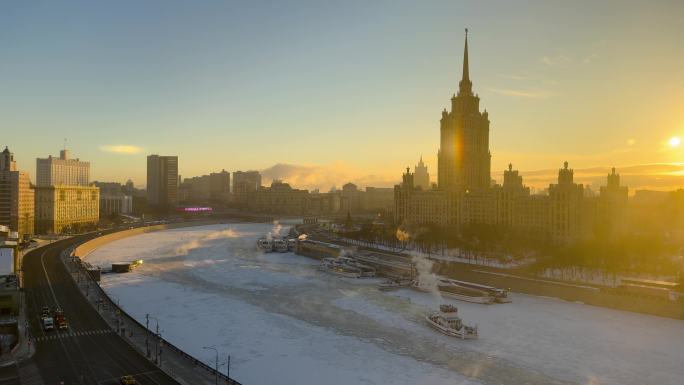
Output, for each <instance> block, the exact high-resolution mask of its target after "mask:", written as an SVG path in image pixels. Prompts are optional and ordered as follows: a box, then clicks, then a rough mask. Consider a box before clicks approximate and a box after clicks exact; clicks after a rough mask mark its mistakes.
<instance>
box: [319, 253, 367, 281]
mask: <svg viewBox="0 0 684 385" xmlns="http://www.w3.org/2000/svg"><path fill="white" fill-rule="evenodd" d="M319 269H320V270H322V271H327V272H329V273H332V274H335V275H340V276H342V277H347V278H361V277H362V276H363V272H362V271H361V269H359V268H357V267H354V266H350V265H347V264H346V263H345V261H343V260H340V258H332V257H329V258H323V259H322V260H321V265H320V266H319Z"/></svg>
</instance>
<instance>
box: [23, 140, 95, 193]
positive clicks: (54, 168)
mask: <svg viewBox="0 0 684 385" xmlns="http://www.w3.org/2000/svg"><path fill="white" fill-rule="evenodd" d="M89 182H90V162H83V161H81V160H79V159H78V158H77V159H69V150H67V149H64V150H61V151H60V152H59V158H54V157H53V156H52V155H50V156H48V157H47V158H38V159H36V186H38V187H48V186H58V185H61V186H88V184H89Z"/></svg>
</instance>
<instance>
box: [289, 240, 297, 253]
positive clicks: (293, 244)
mask: <svg viewBox="0 0 684 385" xmlns="http://www.w3.org/2000/svg"><path fill="white" fill-rule="evenodd" d="M296 248H297V240H296V239H294V238H289V239H288V240H287V249H288V250H289V251H293V250H294V249H296Z"/></svg>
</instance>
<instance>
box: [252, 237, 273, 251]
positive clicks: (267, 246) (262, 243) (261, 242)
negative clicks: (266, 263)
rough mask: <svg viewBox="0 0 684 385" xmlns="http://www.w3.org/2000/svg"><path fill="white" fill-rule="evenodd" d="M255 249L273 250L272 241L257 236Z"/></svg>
mask: <svg viewBox="0 0 684 385" xmlns="http://www.w3.org/2000/svg"><path fill="white" fill-rule="evenodd" d="M256 247H257V250H261V251H263V252H265V253H270V252H271V251H273V241H272V240H270V239H268V238H259V239H257V242H256Z"/></svg>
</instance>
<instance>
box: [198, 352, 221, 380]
mask: <svg viewBox="0 0 684 385" xmlns="http://www.w3.org/2000/svg"><path fill="white" fill-rule="evenodd" d="M202 349H207V350H209V349H211V350H213V351H215V352H216V369H215V372H214V374H215V375H216V385H218V349H216V347H215V346H214V345H212V346H203V347H202Z"/></svg>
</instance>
